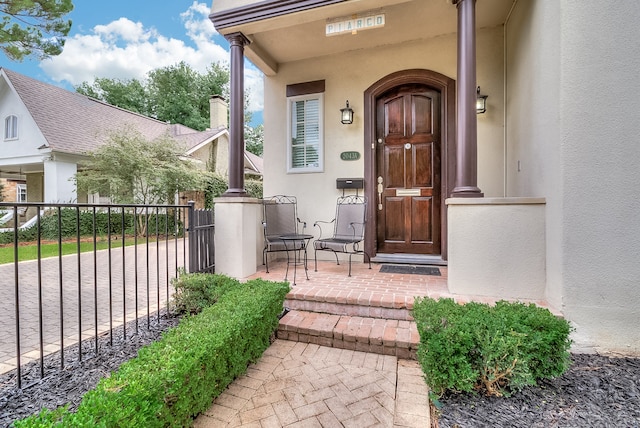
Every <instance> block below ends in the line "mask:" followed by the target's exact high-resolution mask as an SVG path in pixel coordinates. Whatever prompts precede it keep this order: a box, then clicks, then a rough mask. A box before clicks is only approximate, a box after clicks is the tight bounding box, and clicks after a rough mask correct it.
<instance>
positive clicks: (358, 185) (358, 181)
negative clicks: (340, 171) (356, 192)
mask: <svg viewBox="0 0 640 428" xmlns="http://www.w3.org/2000/svg"><path fill="white" fill-rule="evenodd" d="M336 188H337V189H364V178H338V179H336Z"/></svg>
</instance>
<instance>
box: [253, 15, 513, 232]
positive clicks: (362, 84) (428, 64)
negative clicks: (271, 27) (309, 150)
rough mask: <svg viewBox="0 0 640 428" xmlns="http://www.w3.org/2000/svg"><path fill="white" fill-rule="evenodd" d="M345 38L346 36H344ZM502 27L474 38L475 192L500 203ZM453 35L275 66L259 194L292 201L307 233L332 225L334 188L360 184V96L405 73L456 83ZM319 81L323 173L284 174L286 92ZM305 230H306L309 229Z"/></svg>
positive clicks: (269, 91)
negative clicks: (355, 180) (349, 155)
mask: <svg viewBox="0 0 640 428" xmlns="http://www.w3.org/2000/svg"><path fill="white" fill-rule="evenodd" d="M347 37H349V36H347ZM502 40H503V31H502V27H496V28H492V29H483V30H480V31H479V35H478V43H477V44H478V47H477V50H478V58H479V62H481V65H479V67H478V82H479V84H480V85H481V87H482V92H483V93H485V94H487V95H489V111H488V112H487V114H485V115H484V117H482V118H480V120H479V121H478V130H479V131H478V132H479V138H478V140H479V141H478V158H479V160H480V162H479V163H480V167H479V174H478V175H479V186H480V187H481V189H482V190H483V191H484V192H485V194H486V195H488V196H502V195H503V171H504V170H503V161H502V160H503V110H502V105H503V104H502V99H503V97H502V87H503V82H502V75H503V61H502ZM456 52H457V47H456V36H455V34H452V35H448V36H443V37H438V38H435V39H429V40H423V41H415V42H411V43H407V44H404V45H401V46H400V45H394V46H384V47H379V48H377V49H375V50H360V51H354V52H349V53H347V54H341V55H333V56H328V57H321V58H316V59H312V60H305V61H299V62H295V63H287V64H281V66H280V68H279V72H278V74H277V75H275V76H273V77H270V76H267V77H265V109H264V123H265V147H264V164H265V175H264V183H265V188H264V194H265V195H273V194H291V195H296V196H297V197H298V206H299V214H300V217H301V218H302V219H303V220H305V221H307V222H308V224H309V227H310V228H311V226H312V225H313V222H314V221H315V220H330V219H332V218H333V216H334V214H335V201H336V197H338V196H340V195H341V194H342V192H341V191H339V190H337V189H336V184H335V180H336V178H340V177H363V175H364V150H365V149H366V147H367V146H369V147H370V142H368V144H367V142H365V141H363V136H364V122H363V108H364V91H365V90H366V89H367V88H368V87H369V86H370V85H371V84H373V83H374V82H376V81H377V80H379V79H381V78H382V77H384V76H386V75H388V74H390V73H393V72H396V71H400V70H405V69H412V68H423V69H430V70H433V71H436V72H439V73H442V74H444V75H447V76H450V77H452V78H454V79H455V77H456ZM322 79H324V80H325V83H326V92H325V95H324V123H325V126H324V141H325V151H324V156H325V157H324V165H325V168H324V172H323V173H308V174H287V173H286V141H287V129H286V127H287V117H286V111H287V101H286V96H285V91H286V85H288V84H295V83H301V82H307V81H314V80H322ZM347 99H348V100H349V104H350V106H351V107H352V108H353V109H354V111H355V117H354V123H353V124H352V125H342V124H340V121H339V119H340V109H341V108H343V107H344V104H345V100H347ZM343 151H358V152H360V153H361V154H362V157H361V159H360V160H359V161H342V160H341V159H340V153H341V152H343ZM308 230H309V229H308Z"/></svg>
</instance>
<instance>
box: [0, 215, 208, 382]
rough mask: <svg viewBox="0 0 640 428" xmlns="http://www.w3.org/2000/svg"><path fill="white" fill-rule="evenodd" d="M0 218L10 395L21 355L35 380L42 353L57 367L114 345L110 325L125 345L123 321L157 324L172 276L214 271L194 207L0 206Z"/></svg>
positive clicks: (1, 303)
mask: <svg viewBox="0 0 640 428" xmlns="http://www.w3.org/2000/svg"><path fill="white" fill-rule="evenodd" d="M0 219H3V220H4V225H3V224H0V251H3V248H4V249H5V251H6V253H5V254H7V253H8V255H9V256H10V254H11V253H13V257H12V259H11V260H8V261H7V260H6V257H7V256H6V255H5V260H4V262H3V263H2V264H0V321H1V322H0V330H3V331H2V333H3V334H0V367H3V366H4V367H5V368H6V367H7V366H14V367H15V370H17V376H16V378H17V383H18V387H22V385H21V382H22V381H21V366H22V364H23V361H22V360H23V356H25V355H29V358H24V360H33V359H35V358H34V355H35V354H37V355H38V357H37V359H38V360H39V363H40V375H41V377H44V376H45V365H44V357H45V354H47V353H48V352H60V365H61V368H64V367H65V355H64V353H65V346H73V347H75V346H76V345H77V346H78V352H77V355H78V357H77V358H78V359H79V360H82V358H83V346H82V344H83V342H84V343H85V344H86V342H87V341H93V342H94V346H93V347H92V348H93V351H92V352H94V353H95V354H97V353H98V352H99V348H98V337H99V336H100V335H104V334H109V338H110V343H111V344H113V335H114V331H115V329H116V327H121V331H122V335H123V336H124V337H123V338H124V339H126V338H127V335H128V332H127V329H126V325H127V322H129V321H135V323H134V324H133V325H135V330H136V332H137V331H138V329H139V328H140V327H143V326H144V324H146V325H147V327H149V326H151V323H152V322H153V321H154V316H156V315H157V318H156V319H157V322H159V321H160V318H159V317H160V312H161V310H162V309H164V308H166V309H168V307H169V301H170V298H171V295H172V287H171V283H172V280H173V278H175V277H177V276H178V274H179V272H180V271H181V270H185V271H186V270H188V271H190V272H195V271H207V272H213V270H214V266H213V221H212V215H211V214H207V213H204V214H203V213H199V212H198V211H196V210H194V208H193V204H190V205H101V204H41V203H22V204H14V203H0ZM190 225H191V226H190ZM190 227H191V229H190ZM194 242H195V243H196V244H195V245H194V244H193V243H194ZM34 249H35V254H33V255H31V256H24V254H26V252H27V251H34ZM9 250H10V251H9ZM188 250H189V251H190V252H191V254H189V253H188ZM24 257H27V258H31V259H32V260H30V261H26V260H21V258H24ZM9 258H10V257H9ZM191 260H197V261H198V262H197V263H192V262H191ZM187 268H188V269H187ZM1 318H5V319H1ZM12 328H13V329H15V330H14V331H15V334H13V335H12V336H15V337H14V340H13V343H11V342H12V341H11V340H9V339H7V338H8V337H9V336H10V335H9V334H7V331H8V330H11V329H12ZM118 331H120V330H118ZM131 334H133V333H131ZM52 349H53V351H52ZM84 352H85V353H86V352H87V346H86V345H85V347H84Z"/></svg>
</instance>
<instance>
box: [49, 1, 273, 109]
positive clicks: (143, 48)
mask: <svg viewBox="0 0 640 428" xmlns="http://www.w3.org/2000/svg"><path fill="white" fill-rule="evenodd" d="M209 13H210V8H209V7H208V6H207V5H206V4H205V3H198V2H197V1H194V2H193V3H192V5H191V6H190V7H189V8H188V9H187V10H186V11H185V12H183V13H181V14H180V18H181V20H182V22H183V24H184V28H185V38H184V39H185V40H180V39H176V38H168V37H165V36H163V35H162V34H159V33H158V31H157V30H156V29H155V28H153V27H145V26H144V24H143V23H141V22H133V21H131V20H130V19H128V18H124V17H123V18H120V19H118V20H116V21H113V22H110V23H107V24H104V25H96V26H95V27H94V28H93V29H92V30H91V33H90V34H76V35H74V36H72V37H69V38H67V41H66V43H65V47H64V51H63V52H62V54H60V55H58V56H56V57H53V58H51V59H49V60H46V61H43V62H41V63H40V67H41V68H42V69H43V70H44V71H45V72H46V73H47V74H48V75H49V76H50V77H51V79H53V80H54V81H57V82H63V81H66V82H68V83H70V84H71V85H79V84H81V83H82V82H84V81H87V82H92V81H93V80H94V79H95V78H96V77H106V78H113V79H133V78H135V79H140V80H142V79H144V78H145V76H146V75H147V73H148V72H149V71H151V70H154V69H157V68H161V67H166V66H170V65H174V64H177V63H179V62H181V61H184V62H185V63H187V64H189V65H190V66H191V67H193V68H194V69H195V70H197V71H199V72H201V73H204V72H205V71H206V69H207V67H208V66H209V65H210V64H211V63H217V62H222V63H225V64H228V63H229V53H228V51H227V50H226V48H224V47H222V46H220V45H218V44H216V43H215V42H214V36H215V35H216V34H217V32H216V31H215V28H214V27H213V24H212V23H211V21H210V20H209V16H208V15H209ZM185 41H188V43H187V42H185ZM245 75H246V82H245V87H246V88H247V89H249V90H250V97H251V102H250V109H251V110H252V111H256V110H261V109H262V106H263V100H262V97H263V89H262V80H261V79H262V74H261V73H260V72H259V71H258V70H257V69H256V68H255V67H253V66H248V67H246V69H245Z"/></svg>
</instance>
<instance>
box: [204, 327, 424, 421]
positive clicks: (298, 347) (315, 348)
mask: <svg viewBox="0 0 640 428" xmlns="http://www.w3.org/2000/svg"><path fill="white" fill-rule="evenodd" d="M194 426H195V427H196V428H217V427H229V428H230V427H256V428H267V427H354V428H364V427H429V426H430V422H429V400H428V390H427V386H426V384H425V382H424V380H423V378H422V371H421V370H420V367H419V365H418V363H417V362H416V361H412V360H401V359H398V358H396V357H394V356H389V355H379V354H374V353H366V352H359V351H355V350H347V349H337V348H330V347H326V346H319V345H315V344H307V343H300V342H292V341H287V340H277V341H276V342H274V343H273V344H272V345H271V346H270V347H269V348H268V349H267V350H266V351H265V353H264V355H263V356H262V358H261V359H260V360H259V361H258V362H257V363H256V364H254V365H252V366H250V367H249V369H248V371H247V373H246V374H245V375H244V376H242V377H240V378H238V379H236V380H235V381H234V382H233V383H232V384H231V385H230V386H229V388H227V389H226V390H225V391H224V393H223V394H222V395H220V396H219V397H218V398H217V399H216V400H215V401H214V402H213V404H212V405H211V407H210V408H209V409H208V410H207V411H206V412H204V413H203V414H202V415H200V416H199V417H198V418H197V419H196V420H195V423H194Z"/></svg>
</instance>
